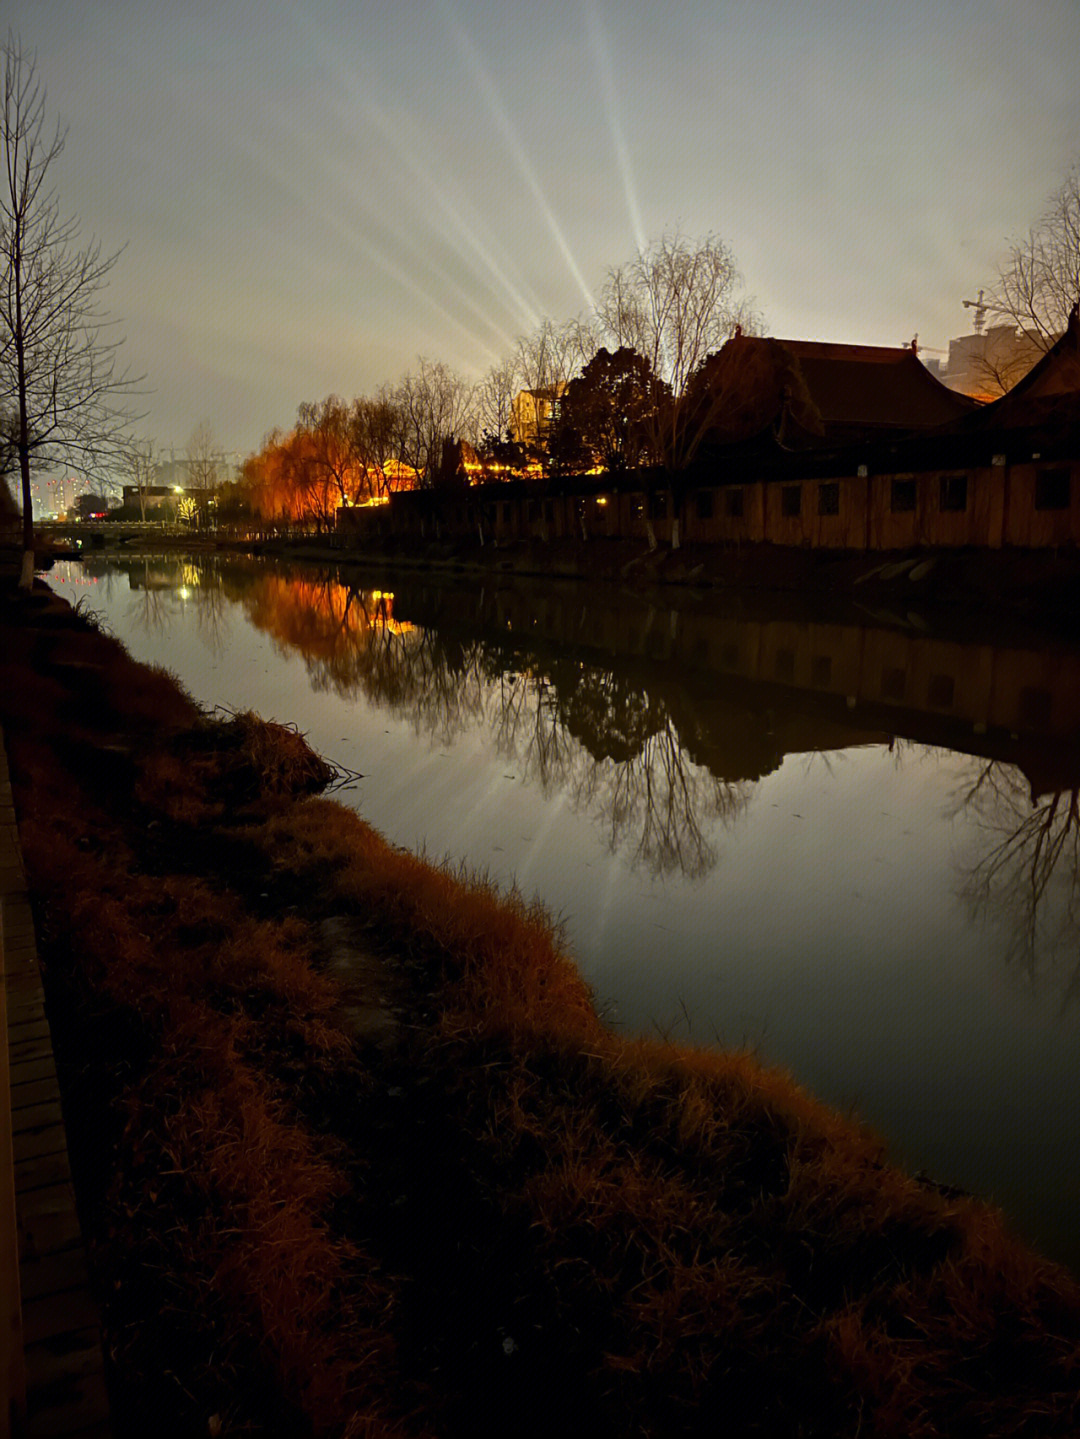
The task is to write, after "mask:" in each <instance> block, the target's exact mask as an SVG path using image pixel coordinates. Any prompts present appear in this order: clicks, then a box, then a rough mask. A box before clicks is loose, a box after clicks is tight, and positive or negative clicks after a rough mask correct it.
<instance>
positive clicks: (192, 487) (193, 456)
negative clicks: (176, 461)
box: [185, 420, 225, 518]
mask: <svg viewBox="0 0 1080 1439" xmlns="http://www.w3.org/2000/svg"><path fill="white" fill-rule="evenodd" d="M185 459H186V461H187V479H188V482H187V489H188V495H189V498H191V499H193V500H194V501H195V504H196V507H197V509H198V512H199V514H200V516H202V517H203V518H205V516H206V513H207V510H208V509H209V506H210V501H211V499H212V498H213V495H214V493H215V491H216V490H217V488H218V486H219V485H220V484H221V482H222V481H223V480H224V478H225V456H224V454H223V452H222V450H221V449H220V447H219V445H218V442H217V440H216V439H215V438H214V431H213V430H212V429H211V427H210V422H209V420H202V421H201V422H200V423H199V424H197V425H196V426H195V428H194V430H192V432H191V438H190V439H189V440H188V442H187V447H186V449H185Z"/></svg>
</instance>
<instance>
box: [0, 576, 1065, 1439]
mask: <svg viewBox="0 0 1080 1439" xmlns="http://www.w3.org/2000/svg"><path fill="white" fill-rule="evenodd" d="M0 724H2V725H3V728H4V731H5V735H6V739H7V744H8V748H9V752H10V760H11V769H12V780H13V787H14V792H15V799H16V806H17V810H18V816H19V829H20V838H21V840H22V845H23V850H24V854H25V858H26V864H27V871H28V878H29V883H30V887H31V892H32V895H33V898H34V902H35V911H36V918H37V927H38V935H39V949H40V951H41V954H42V957H43V961H44V965H45V979H46V987H47V996H48V1008H49V1017H50V1021H51V1023H52V1026H53V1032H54V1042H55V1047H56V1051H57V1059H58V1067H59V1070H60V1079H61V1085H62V1088H63V1092H64V1103H65V1115H66V1118H67V1123H68V1127H69V1137H70V1147H71V1152H72V1165H73V1170H74V1174H75V1180H76V1187H77V1192H78V1195H79V1200H80V1206H81V1213H82V1219H83V1224H84V1229H85V1231H86V1234H87V1238H88V1241H89V1245H90V1250H91V1259H92V1265H93V1269H94V1273H95V1275H96V1279H97V1285H98V1292H99V1296H100V1298H101V1302H102V1304H103V1309H104V1323H105V1327H106V1333H107V1345H106V1347H107V1352H108V1353H109V1355H110V1362H111V1388H112V1395H113V1401H114V1414H115V1420H116V1427H117V1430H118V1432H119V1433H121V1434H123V1433H128V1434H132V1435H134V1434H141V1433H146V1432H174V1433H190V1434H196V1433H206V1432H207V1429H208V1426H209V1427H210V1429H211V1432H217V1431H218V1430H220V1432H230V1431H234V1432H235V1431H237V1430H244V1431H245V1432H252V1431H254V1432H267V1433H271V1432H276V1433H281V1432H289V1433H291V1432H304V1431H305V1430H308V1429H310V1430H313V1431H315V1432H317V1433H326V1434H350V1435H361V1434H369V1435H376V1434H378V1435H389V1434H432V1435H435V1434H437V1435H463V1436H464V1435H476V1434H491V1435H500V1436H501V1435H505V1434H508V1433H514V1434H522V1435H529V1434H534V1435H537V1436H540V1435H545V1436H549V1435H554V1434H559V1435H564V1434H576V1433H580V1434H590V1435H604V1434H608V1435H612V1436H615V1435H630V1434H645V1433H663V1434H674V1433H687V1434H692V1433H704V1432H706V1430H708V1431H709V1432H712V1431H714V1430H715V1427H716V1424H717V1422H718V1420H719V1419H722V1420H723V1421H724V1423H725V1425H726V1429H727V1432H729V1433H733V1434H747V1435H750V1434H770V1435H785V1434H786V1435H792V1436H794V1435H799V1434H801V1435H809V1434H830V1435H834V1434H835V1435H843V1434H852V1435H854V1434H856V1433H860V1432H861V1433H863V1434H866V1433H868V1432H870V1433H878V1434H897V1435H901V1434H902V1435H912V1434H930V1433H935V1432H936V1433H952V1434H964V1433H972V1434H974V1433H995V1434H1023V1433H1031V1434H1035V1433H1038V1434H1053V1433H1058V1434H1069V1433H1074V1432H1075V1431H1076V1429H1077V1427H1078V1426H1080V1399H1078V1394H1080V1291H1078V1288H1077V1285H1076V1284H1075V1282H1074V1281H1073V1280H1072V1279H1071V1278H1070V1277H1069V1276H1068V1275H1067V1274H1066V1273H1065V1272H1064V1271H1062V1270H1061V1269H1059V1268H1057V1267H1055V1266H1053V1265H1051V1264H1049V1263H1048V1262H1046V1261H1044V1260H1042V1259H1040V1258H1039V1257H1038V1256H1036V1255H1033V1254H1032V1253H1031V1252H1030V1251H1029V1250H1027V1249H1025V1248H1024V1247H1023V1246H1021V1245H1020V1244H1018V1243H1017V1242H1016V1241H1014V1240H1013V1239H1012V1238H1011V1237H1010V1235H1009V1234H1008V1232H1007V1229H1006V1227H1005V1225H1004V1223H1003V1221H1002V1220H1001V1218H1000V1216H999V1215H998V1214H997V1213H996V1212H995V1211H993V1210H991V1209H989V1208H988V1207H986V1206H984V1205H982V1204H980V1203H978V1202H977V1201H976V1200H973V1199H971V1198H969V1197H968V1196H965V1195H960V1194H955V1193H950V1192H945V1191H942V1190H940V1189H939V1188H937V1187H935V1186H934V1185H932V1184H928V1183H926V1182H924V1181H919V1180H916V1179H912V1178H909V1177H907V1176H905V1175H903V1174H902V1173H900V1172H899V1171H898V1170H896V1169H895V1168H892V1167H890V1166H889V1164H888V1163H887V1159H886V1156H885V1155H884V1153H883V1149H882V1146H881V1145H880V1144H879V1143H878V1142H877V1141H876V1140H875V1139H874V1138H873V1136H871V1135H868V1134H866V1133H864V1132H863V1131H862V1130H861V1129H860V1128H859V1127H858V1126H857V1125H855V1124H854V1123H852V1122H850V1121H848V1120H846V1119H843V1118H841V1117H840V1116H838V1115H836V1114H834V1113H832V1112H830V1111H829V1110H827V1109H826V1108H824V1107H823V1106H821V1105H819V1104H818V1103H816V1102H815V1101H814V1100H813V1099H812V1098H810V1097H809V1096H807V1095H806V1094H804V1093H803V1092H802V1091H801V1090H800V1089H799V1088H798V1087H797V1086H796V1085H795V1084H794V1083H793V1082H792V1080H791V1079H790V1078H788V1077H787V1076H785V1075H783V1074H780V1073H777V1072H775V1071H767V1070H764V1069H762V1068H761V1067H760V1066H759V1065H758V1064H756V1062H755V1061H754V1060H753V1059H752V1058H751V1057H749V1056H747V1055H743V1054H718V1053H715V1052H706V1051H695V1050H692V1049H688V1048H678V1047H674V1046H671V1045H666V1044H662V1043H659V1042H654V1041H632V1040H627V1039H625V1038H622V1037H620V1036H618V1035H616V1034H613V1033H612V1032H610V1031H609V1030H607V1029H606V1028H605V1027H604V1025H603V1024H602V1023H601V1021H600V1020H599V1018H598V1017H597V1015H596V1012H595V1009H594V1007H593V1004H592V1000H591V996H590V995H589V992H588V990H587V988H586V986H585V985H584V983H583V981H582V980H581V978H580V976H579V975H578V973H577V971H576V969H575V968H574V966H573V965H572V963H571V962H570V960H569V959H568V958H567V956H566V955H565V954H564V953H563V951H562V949H561V947H560V944H559V937H558V934H557V932H556V931H555V930H553V928H552V926H551V925H550V923H549V922H548V921H547V919H546V918H545V916H544V915H543V914H542V913H541V912H540V911H539V910H538V909H537V908H536V907H535V906H532V905H529V904H527V903H526V902H524V901H523V900H522V899H521V898H520V897H517V896H498V895H496V894H494V893H492V892H491V891H490V889H489V888H488V887H487V886H486V885H484V884H483V883H482V882H480V881H478V880H476V879H473V878H469V877H468V876H462V875H453V874H448V873H446V872H445V871H441V870H438V869H434V868H432V867H431V866H429V865H427V864H425V863H423V862H422V861H421V860H419V859H417V858H416V857H414V856H412V855H409V854H406V853H404V852H402V851H400V850H397V849H394V848H392V847H390V846H388V845H387V844H386V843H385V842H384V841H382V840H381V839H380V837H379V836H378V835H377V834H375V833H374V832H373V831H372V830H371V829H370V828H369V827H368V826H366V825H365V824H364V823H363V822H362V821H361V820H360V819H358V818H357V816H356V815H355V814H353V813H352V811H350V810H348V809H347V808H345V807H343V806H340V805H338V804H336V803H334V802H333V801H332V800H328V799H326V798H323V797H319V795H318V793H317V792H318V791H319V790H320V789H322V788H324V787H325V786H326V784H327V783H328V782H331V781H332V780H333V778H334V775H333V772H332V771H331V770H330V768H329V767H328V766H326V765H324V764H323V763H322V762H321V761H319V760H318V759H317V757H316V756H314V755H312V753H311V751H310V750H309V749H308V748H307V746H306V744H304V742H303V740H302V737H300V736H299V735H297V734H296V733H295V732H294V731H292V730H289V729H287V728H285V727H282V726H279V725H270V724H265V723H263V722H262V721H260V720H258V719H257V718H256V717H254V716H217V717H209V716H207V715H206V714H204V713H203V712H202V710H201V709H200V708H199V706H198V705H197V704H196V703H195V702H194V701H193V700H192V699H190V698H189V697H188V696H186V695H184V694H183V693H182V692H181V691H180V690H179V688H178V687H177V685H176V684H175V682H174V681H173V680H172V679H171V678H170V677H169V676H168V675H166V674H164V673H163V672H161V671H156V670H152V669H148V668H146V667H144V666H140V665H137V664H135V663H134V662H133V661H132V660H131V659H130V657H129V656H128V655H127V654H126V652H125V651H124V650H123V649H122V647H121V646H119V645H118V644H117V643H116V642H115V641H113V640H111V639H110V638H109V637H108V636H105V635H103V634H101V633H100V632H99V631H98V630H97V629H96V628H95V626H94V625H93V624H92V623H91V622H90V621H89V620H88V619H87V618H86V617H84V616H80V615H78V614H76V613H74V612H73V611H71V609H70V608H69V607H67V606H66V605H64V604H62V603H61V602H59V601H57V600H56V599H54V598H53V597H52V596H51V595H50V594H49V593H48V592H47V591H39V592H37V593H36V594H35V595H34V596H32V597H30V598H28V599H17V598H16V597H14V596H11V597H10V598H9V597H6V596H5V599H4V604H3V608H2V609H0ZM718 942H719V943H722V935H721V936H719V937H718ZM657 958H658V962H659V961H661V960H662V955H658V956H657ZM162 1416H167V1418H166V1419H165V1420H164V1421H163V1418H162Z"/></svg>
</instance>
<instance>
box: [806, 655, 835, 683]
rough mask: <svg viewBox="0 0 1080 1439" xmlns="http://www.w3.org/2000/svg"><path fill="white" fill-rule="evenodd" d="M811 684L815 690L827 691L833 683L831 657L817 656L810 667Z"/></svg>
mask: <svg viewBox="0 0 1080 1439" xmlns="http://www.w3.org/2000/svg"><path fill="white" fill-rule="evenodd" d="M810 683H811V684H812V685H813V686H814V688H815V689H818V690H820V689H825V688H826V687H827V686H828V685H830V684H831V683H832V658H831V656H829V655H815V656H814V658H813V662H812V664H811V666H810Z"/></svg>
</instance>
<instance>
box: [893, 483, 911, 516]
mask: <svg viewBox="0 0 1080 1439" xmlns="http://www.w3.org/2000/svg"><path fill="white" fill-rule="evenodd" d="M890 508H891V509H892V512H893V514H894V515H900V514H910V512H911V511H912V510H913V509H914V508H915V481H914V480H893V482H892V491H891V493H890Z"/></svg>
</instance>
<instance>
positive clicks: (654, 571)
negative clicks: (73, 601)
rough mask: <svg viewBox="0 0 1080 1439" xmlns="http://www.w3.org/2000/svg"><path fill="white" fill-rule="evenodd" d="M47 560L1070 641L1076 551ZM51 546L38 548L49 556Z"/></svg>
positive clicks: (278, 551) (194, 546) (461, 547)
mask: <svg viewBox="0 0 1080 1439" xmlns="http://www.w3.org/2000/svg"><path fill="white" fill-rule="evenodd" d="M98 532H99V533H100V534H101V536H102V537H103V543H102V545H101V546H99V547H97V548H94V549H84V550H83V551H82V552H81V554H78V555H69V554H68V553H67V552H62V553H61V554H59V555H58V556H57V558H87V559H89V558H93V557H94V556H102V555H108V554H113V553H117V552H119V553H121V554H131V555H135V554H140V553H147V552H150V553H161V552H165V551H177V552H182V551H184V550H189V551H192V552H194V551H198V552H199V553H203V552H206V553H214V552H215V551H216V552H220V553H234V554H244V555H251V556H255V557H265V558H272V559H283V560H293V561H297V562H308V563H313V564H333V565H339V566H343V567H348V568H357V569H378V568H387V567H390V568H396V569H402V570H408V571H412V572H415V573H418V574H419V573H426V574H431V575H433V576H437V575H441V576H448V577H451V578H453V577H454V576H471V577H478V578H482V579H483V580H485V582H486V581H488V580H491V581H492V582H495V583H499V582H505V581H508V580H513V579H515V578H520V579H525V580H530V581H536V580H541V581H546V582H552V581H554V582H569V583H571V584H580V583H604V584H612V585H623V586H625V585H627V584H630V585H632V586H633V587H634V588H635V589H636V590H639V591H646V592H647V591H650V590H653V589H655V590H656V591H657V592H658V593H665V592H667V593H678V592H683V593H688V594H709V593H718V594H723V593H738V592H745V593H747V594H775V595H788V596H794V595H798V596H800V597H804V598H806V599H808V600H811V601H814V600H816V601H833V602H842V601H856V602H862V601H870V602H882V603H891V604H901V605H903V604H912V605H914V606H915V607H916V608H929V609H931V610H939V611H941V612H942V613H950V612H955V611H963V610H964V609H977V610H978V611H979V613H980V614H982V615H983V616H984V617H986V616H990V617H997V618H1001V619H1003V620H1008V621H1015V620H1016V619H1018V618H1019V619H1022V620H1025V621H1027V622H1030V623H1032V624H1035V625H1041V626H1045V627H1048V628H1050V629H1052V630H1054V631H1057V632H1060V633H1064V634H1068V635H1071V636H1073V637H1076V636H1080V551H1078V550H1075V549H1072V548H1062V549H1041V550H1020V549H1008V548H1003V549H996V550H992V549H982V548H980V549H946V548H939V547H917V548H913V549H902V550H888V551H884V550H883V551H865V550H830V549H814V548H794V547H784V546H778V545H772V544H764V543H762V544H746V545H741V546H740V545H722V544H719V543H718V544H701V543H698V544H687V545H684V546H682V547H680V549H678V550H671V549H670V548H669V547H667V546H664V545H660V546H658V547H657V548H656V549H655V550H652V551H650V550H648V549H647V548H644V547H643V546H642V544H641V543H640V542H639V541H634V540H608V539H591V540H589V541H588V542H581V541H576V540H566V539H562V540H551V541H549V542H543V541H540V540H532V541H524V540H516V541H513V542H511V543H509V544H502V545H497V544H495V543H493V542H491V543H487V544H485V545H480V544H477V543H471V542H462V541H444V542H441V543H440V542H436V541H428V542H425V543H422V544H419V545H417V544H416V543H413V542H404V541H403V542H398V543H391V544H384V545H382V546H378V545H375V544H371V543H368V544H360V543H356V542H349V540H347V539H346V538H345V537H343V536H341V535H336V534H329V535H304V536H289V537H274V536H267V537H261V538H252V539H242V538H231V537H227V536H221V535H214V536H211V535H206V536H185V535H164V534H156V533H155V534H146V535H145V536H143V535H132V536H129V537H127V538H125V539H124V540H123V542H117V543H115V544H113V543H109V541H110V540H112V538H113V537H112V536H111V535H110V534H109V531H108V529H107V527H105V528H102V527H99V531H98ZM48 554H49V547H48V545H45V546H44V547H43V548H42V555H43V556H45V557H48Z"/></svg>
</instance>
